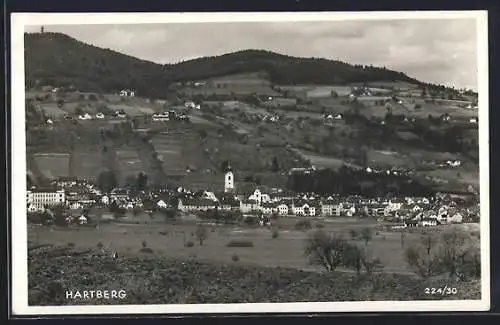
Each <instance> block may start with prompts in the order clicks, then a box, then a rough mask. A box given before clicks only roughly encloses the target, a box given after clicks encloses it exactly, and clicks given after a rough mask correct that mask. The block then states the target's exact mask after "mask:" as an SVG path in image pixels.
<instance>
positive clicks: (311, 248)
mask: <svg viewBox="0 0 500 325" xmlns="http://www.w3.org/2000/svg"><path fill="white" fill-rule="evenodd" d="M347 246H348V244H347V241H346V240H345V239H343V238H342V237H341V236H340V235H338V234H328V233H326V232H324V231H323V230H321V229H319V230H317V231H315V232H314V233H313V234H312V235H310V236H309V237H308V239H307V243H306V248H305V251H304V253H305V255H306V256H307V257H308V258H309V262H310V263H311V264H313V265H321V266H323V267H324V268H325V269H326V270H327V271H328V272H332V271H334V270H335V269H336V268H337V267H338V266H339V265H341V264H342V263H343V262H344V261H345V257H344V251H345V250H346V248H347Z"/></svg>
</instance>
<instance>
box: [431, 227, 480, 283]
mask: <svg viewBox="0 0 500 325" xmlns="http://www.w3.org/2000/svg"><path fill="white" fill-rule="evenodd" d="M439 261H440V267H441V268H442V271H443V272H445V273H448V275H449V276H450V277H458V278H464V277H466V276H467V275H468V273H470V271H472V273H476V272H475V271H477V269H476V266H475V265H477V262H478V261H479V241H477V243H474V241H473V239H472V236H470V234H468V233H467V232H465V231H461V230H459V229H456V228H454V229H452V230H450V231H447V232H445V233H443V234H442V236H441V246H440V250H439ZM471 264H472V265H471ZM471 266H472V270H470V269H471ZM477 275H479V274H477Z"/></svg>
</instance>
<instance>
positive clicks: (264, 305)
mask: <svg viewBox="0 0 500 325" xmlns="http://www.w3.org/2000/svg"><path fill="white" fill-rule="evenodd" d="M11 26H12V30H11V35H12V36H11V39H12V52H11V53H12V54H11V57H12V70H11V71H12V90H13V92H12V111H11V116H12V118H11V122H12V123H11V128H12V142H11V143H12V161H11V163H12V217H11V224H10V228H11V233H12V236H11V237H12V262H13V264H12V269H11V271H12V306H13V313H14V314H18V315H23V314H36V315H43V314H68V315H70V314H111V313H112V314H123V313H139V314H148V313H165V314H192V313H214V314H220V313H257V312H260V313H262V312H271V313H277V312H280V313H281V312H285V313H307V312H348V311H353V312H363V311H388V312H390V311H482V310H488V309H489V307H490V297H489V294H490V288H489V282H490V274H489V273H490V266H489V263H490V261H489V249H490V248H489V165H488V160H489V154H488V109H489V107H488V35H487V34H488V29H487V13H486V12H485V11H453V12H451V11H450V12H446V11H441V12H438V11H435V12H432V11H429V12H335V13H333V12H322V13H319V12H318V13H315V12H307V13H306V12H303V13H302V12H295V13H156V14H152V13H116V14H115V13H107V14H103V13H86V14H77V13H37V14H35V13H31V14H30V13H22V14H21V13H16V14H12V16H11Z"/></svg>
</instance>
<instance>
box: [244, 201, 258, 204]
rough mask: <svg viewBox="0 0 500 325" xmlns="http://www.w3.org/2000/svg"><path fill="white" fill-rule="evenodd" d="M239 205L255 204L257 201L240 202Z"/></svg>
mask: <svg viewBox="0 0 500 325" xmlns="http://www.w3.org/2000/svg"><path fill="white" fill-rule="evenodd" d="M241 203H243V204H257V201H255V200H242V201H241Z"/></svg>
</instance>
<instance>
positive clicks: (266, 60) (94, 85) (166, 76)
mask: <svg viewBox="0 0 500 325" xmlns="http://www.w3.org/2000/svg"><path fill="white" fill-rule="evenodd" d="M25 61H26V80H27V87H28V88H31V87H32V86H34V85H35V84H36V83H37V82H38V83H39V84H41V85H54V86H74V87H75V88H77V89H79V90H82V91H96V92H101V93H109V92H117V91H119V90H121V89H123V88H133V89H135V90H136V91H137V92H138V94H140V95H141V96H144V97H157V98H163V97H165V95H166V89H167V88H168V86H169V85H170V84H171V83H172V82H179V81H190V80H202V79H206V78H211V77H217V76H223V75H227V74H235V73H245V72H260V71H262V72H265V73H266V74H267V75H268V76H269V77H270V81H271V82H272V83H273V84H280V85H287V84H288V85H293V84H348V83H355V82H370V81H405V82H409V83H412V84H421V83H420V82H419V81H417V80H415V79H413V78H410V77H408V76H406V75H405V74H403V73H400V72H396V71H391V70H388V69H385V68H375V67H368V66H353V65H350V64H347V63H344V62H340V61H331V60H326V59H319V58H296V57H291V56H286V55H282V54H277V53H273V52H268V51H263V50H244V51H239V52H235V53H229V54H225V55H221V56H216V57H204V58H200V59H194V60H190V61H185V62H181V63H178V64H173V65H161V64H156V63H153V62H148V61H144V60H140V59H137V58H134V57H131V56H128V55H124V54H121V53H118V52H115V51H112V50H109V49H102V48H99V47H95V46H92V45H88V44H85V43H83V42H80V41H78V40H76V39H74V38H72V37H70V36H67V35H65V34H60V33H43V34H41V33H32V34H25Z"/></svg>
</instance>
